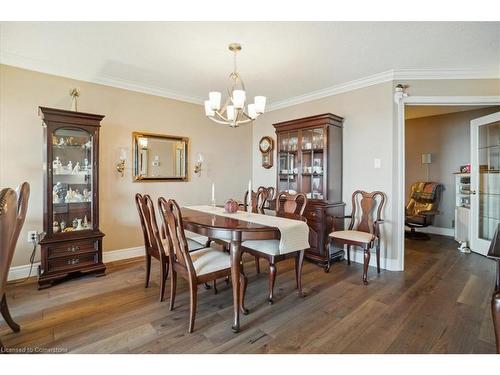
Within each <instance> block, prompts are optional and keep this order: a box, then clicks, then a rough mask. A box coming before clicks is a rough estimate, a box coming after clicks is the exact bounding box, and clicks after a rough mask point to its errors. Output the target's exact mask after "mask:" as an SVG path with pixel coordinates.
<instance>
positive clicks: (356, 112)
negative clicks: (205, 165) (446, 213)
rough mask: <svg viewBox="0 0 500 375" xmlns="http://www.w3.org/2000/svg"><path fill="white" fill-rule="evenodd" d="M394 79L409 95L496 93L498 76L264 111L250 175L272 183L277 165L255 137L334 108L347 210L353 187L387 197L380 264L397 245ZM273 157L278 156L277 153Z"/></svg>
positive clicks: (393, 262)
mask: <svg viewBox="0 0 500 375" xmlns="http://www.w3.org/2000/svg"><path fill="white" fill-rule="evenodd" d="M398 83H403V84H407V85H409V88H408V92H409V94H410V95H411V96H490V95H491V96H493V95H494V96H499V95H500V80H498V79H488V80H415V81H392V82H387V83H382V84H378V85H374V86H370V87H366V88H362V89H358V90H354V91H351V92H347V93H342V94H338V95H334V96H330V97H327V98H323V99H318V100H314V101H311V102H307V103H302V104H297V105H294V106H290V107H287V108H283V109H279V110H276V111H272V112H269V113H266V114H265V115H264V116H262V117H261V118H260V119H259V120H257V121H256V124H255V126H254V132H253V144H252V150H253V165H254V169H253V179H254V181H255V184H256V185H273V186H274V185H275V183H276V182H275V173H276V171H275V168H272V169H270V170H266V169H264V168H262V167H261V157H260V153H259V151H258V145H257V143H258V141H259V139H260V138H261V137H262V136H264V135H271V136H273V138H274V139H275V133H274V128H273V127H272V124H273V123H276V122H280V121H285V120H291V119H294V118H300V117H305V116H311V115H315V114H320V113H324V112H332V113H335V114H337V115H339V116H342V117H344V118H345V123H344V148H343V155H344V156H343V157H344V178H343V199H344V201H345V202H346V203H347V206H346V210H347V212H349V211H350V204H349V198H350V195H351V193H352V191H353V190H355V189H358V188H360V189H366V190H375V189H378V190H381V191H383V192H385V193H386V195H387V197H388V202H387V205H386V209H385V210H384V211H385V212H384V217H385V220H386V222H385V223H384V225H383V238H384V240H383V245H382V248H383V251H382V254H383V255H382V256H384V257H386V258H387V259H388V260H387V261H386V262H385V263H384V262H382V265H383V266H385V267H386V268H389V269H398V267H399V264H400V259H399V258H400V255H401V254H402V251H401V249H399V248H398V246H399V245H398V243H397V240H396V239H397V238H396V236H395V235H394V233H395V231H394V230H395V229H394V228H393V226H394V223H395V222H396V219H397V215H398V214H397V209H398V205H400V204H401V205H404V203H405V202H396V201H395V196H396V193H397V187H398V186H397V182H398V181H397V170H398V159H397V157H398V156H397V139H398V138H397V137H398V121H397V105H396V103H395V102H394V100H393V90H394V87H395V86H396V85H397V84H398ZM374 158H379V159H381V162H382V166H381V169H374V167H373V159H374ZM275 160H276V158H275Z"/></svg>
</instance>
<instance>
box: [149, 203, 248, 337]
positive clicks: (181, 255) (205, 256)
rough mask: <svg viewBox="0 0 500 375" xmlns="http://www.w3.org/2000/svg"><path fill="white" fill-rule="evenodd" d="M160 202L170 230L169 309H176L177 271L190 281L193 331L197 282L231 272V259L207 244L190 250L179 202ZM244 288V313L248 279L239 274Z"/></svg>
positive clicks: (242, 292) (242, 288)
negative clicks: (196, 249) (195, 249)
mask: <svg viewBox="0 0 500 375" xmlns="http://www.w3.org/2000/svg"><path fill="white" fill-rule="evenodd" d="M158 206H159V207H160V212H161V214H162V215H161V216H162V220H163V223H164V225H165V228H166V232H167V241H168V252H169V260H170V267H171V283H170V310H173V308H174V303H175V294H176V288H177V274H179V275H180V276H181V277H183V278H184V279H185V280H187V281H188V282H189V293H190V314H189V333H191V332H193V329H194V321H195V316H196V302H197V295H198V285H199V284H203V283H207V282H209V281H213V280H216V279H220V278H224V277H228V276H230V275H231V260H230V257H229V255H228V254H226V253H225V252H223V251H220V250H217V249H214V248H211V247H207V248H204V249H201V250H198V251H195V252H189V248H188V245H187V239H186V236H185V234H184V226H183V223H182V214H181V210H180V208H179V205H178V204H177V202H176V201H175V200H173V199H169V200H166V199H164V198H159V199H158ZM240 283H241V289H240V290H241V292H240V296H239V299H240V308H241V310H242V312H243V313H244V314H247V313H248V311H247V310H246V309H245V307H244V298H245V291H246V286H247V279H246V277H245V276H244V274H243V273H242V274H241V275H240Z"/></svg>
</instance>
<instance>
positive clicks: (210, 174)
mask: <svg viewBox="0 0 500 375" xmlns="http://www.w3.org/2000/svg"><path fill="white" fill-rule="evenodd" d="M73 87H78V88H80V90H81V97H80V100H79V110H80V111H82V112H90V113H98V114H103V115H106V117H105V118H104V120H103V122H102V128H101V145H100V151H101V159H100V175H99V176H100V183H101V184H100V198H101V200H100V221H101V225H100V226H101V230H102V231H103V232H104V233H105V234H106V237H105V238H104V251H109V250H116V249H123V248H130V247H136V246H141V245H142V237H141V234H140V228H139V225H138V219H137V212H136V209H135V205H134V200H133V196H134V194H135V193H136V192H141V193H148V194H151V195H152V196H153V197H154V198H156V197H158V196H159V195H163V196H168V197H174V198H176V199H177V200H179V202H180V203H181V204H199V203H208V202H209V199H210V186H211V183H212V181H214V182H215V184H216V199H217V201H218V202H222V201H224V200H225V199H227V198H229V197H239V196H240V195H241V193H242V191H244V189H245V186H247V183H248V179H249V178H250V174H251V163H252V160H251V151H250V147H251V136H252V135H251V132H252V128H251V126H246V127H241V128H238V129H229V128H227V127H224V126H222V125H218V124H215V123H213V122H211V121H209V120H207V119H206V118H205V116H204V113H203V108H202V107H201V106H197V105H194V104H189V103H184V102H180V101H176V100H170V99H166V98H161V97H156V96H152V95H146V94H141V93H136V92H131V91H127V90H122V89H117V88H112V87H108V86H103V85H97V84H92V83H86V82H81V81H75V80H71V79H66V78H61V77H56V76H51V75H47V74H41V73H36V72H32V71H27V70H22V69H18V68H13V67H10V66H5V65H0V186H1V187H7V186H10V187H15V186H17V185H18V184H19V183H20V182H21V181H25V180H27V181H29V182H30V184H31V198H30V204H29V210H28V216H27V219H26V223H25V225H24V228H23V232H22V233H21V235H20V238H19V241H18V246H17V249H16V254H15V256H14V261H13V266H17V265H23V264H27V263H28V257H29V254H30V250H31V249H30V245H29V244H28V243H27V241H26V237H27V231H28V230H32V229H36V230H39V231H41V230H42V183H43V178H42V126H41V121H40V119H39V118H38V114H37V108H38V106H47V107H55V108H61V109H70V103H71V100H70V99H71V98H70V96H69V90H70V89H71V88H73ZM134 130H138V131H146V132H152V133H160V134H170V135H179V136H188V137H189V138H190V145H191V149H190V160H191V161H192V160H193V159H194V157H195V155H196V154H197V153H198V152H201V153H203V154H204V156H205V165H204V170H203V172H202V175H201V177H198V176H196V175H193V173H192V171H191V169H192V166H193V164H192V162H191V163H190V168H189V173H190V181H189V182H149V183H132V178H131V168H130V166H131V162H130V156H131V144H132V140H131V138H132V134H131V133H132V131H134ZM120 147H127V148H128V150H129V153H128V154H129V160H128V166H127V170H126V174H125V177H124V178H121V177H120V176H119V175H118V173H116V172H115V163H116V161H117V160H118V157H119V150H120ZM228 172H229V173H230V175H231V178H227V176H228Z"/></svg>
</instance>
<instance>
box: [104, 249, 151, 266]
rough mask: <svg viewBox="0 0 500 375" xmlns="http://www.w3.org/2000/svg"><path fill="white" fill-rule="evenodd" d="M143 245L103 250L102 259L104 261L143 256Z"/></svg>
mask: <svg viewBox="0 0 500 375" xmlns="http://www.w3.org/2000/svg"><path fill="white" fill-rule="evenodd" d="M144 254H145V253H144V246H137V247H129V248H128V249H120V250H112V251H104V252H103V253H102V261H103V262H104V263H109V262H116V261H117V260H123V259H130V258H137V257H141V256H144Z"/></svg>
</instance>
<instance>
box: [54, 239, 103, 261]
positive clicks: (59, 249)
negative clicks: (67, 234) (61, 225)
mask: <svg viewBox="0 0 500 375" xmlns="http://www.w3.org/2000/svg"><path fill="white" fill-rule="evenodd" d="M97 246H98V244H97V240H93V239H91V240H81V241H72V242H65V243H61V244H54V245H50V246H49V248H48V250H49V251H48V256H49V259H53V258H59V257H65V256H71V255H78V254H84V253H89V252H95V251H97Z"/></svg>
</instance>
